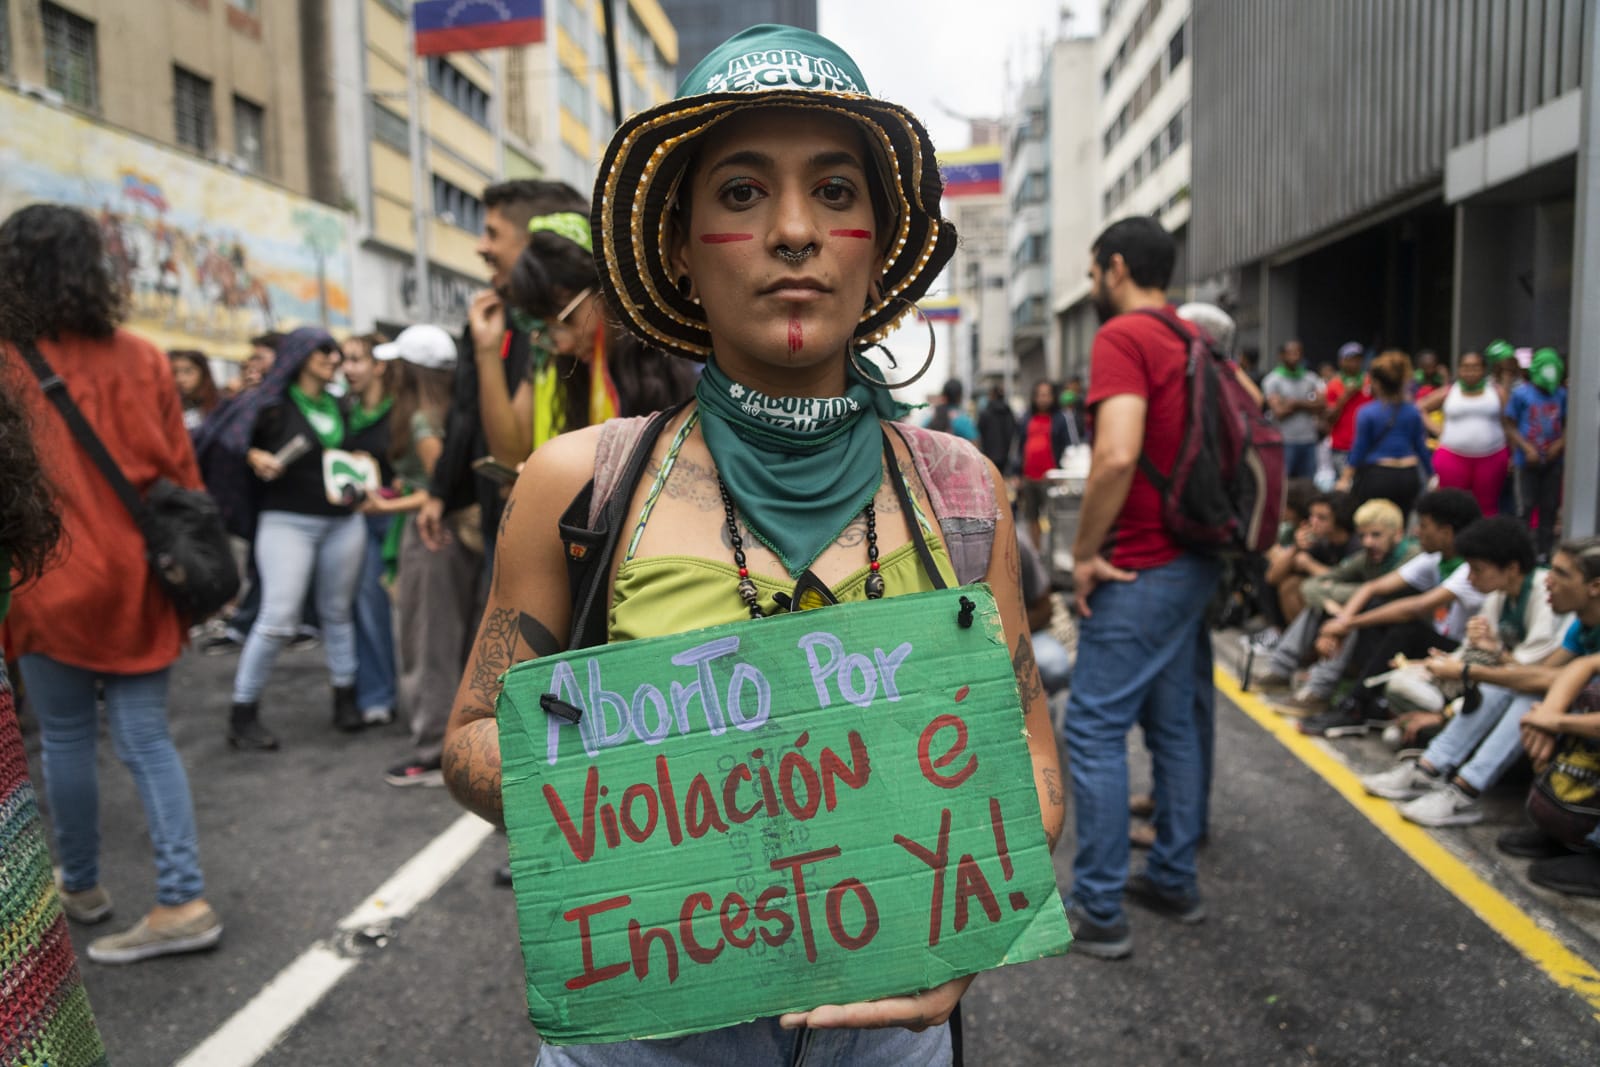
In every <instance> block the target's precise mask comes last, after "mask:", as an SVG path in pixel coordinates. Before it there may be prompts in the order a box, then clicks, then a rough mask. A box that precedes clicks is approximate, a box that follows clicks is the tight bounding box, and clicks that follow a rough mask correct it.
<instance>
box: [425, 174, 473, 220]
mask: <svg viewBox="0 0 1600 1067" xmlns="http://www.w3.org/2000/svg"><path fill="white" fill-rule="evenodd" d="M433 213H434V214H435V215H437V216H438V218H439V221H440V222H444V223H448V224H449V225H451V226H458V227H460V228H461V229H463V230H466V231H467V232H468V233H472V234H476V233H480V232H482V230H483V201H482V200H479V199H478V198H477V197H475V196H473V195H472V194H471V193H469V192H467V191H466V190H464V189H461V188H460V187H458V186H455V185H452V184H451V183H450V182H447V181H445V180H444V179H443V178H441V177H439V176H438V175H437V174H435V175H434V176H433Z"/></svg>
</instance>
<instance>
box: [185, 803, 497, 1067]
mask: <svg viewBox="0 0 1600 1067" xmlns="http://www.w3.org/2000/svg"><path fill="white" fill-rule="evenodd" d="M493 833H494V827H492V826H490V825H489V824H488V823H486V822H484V821H483V820H482V819H480V818H478V817H477V816H476V815H463V816H461V818H459V819H457V820H456V821H455V822H454V823H452V824H451V825H450V827H449V828H448V829H446V830H445V831H444V832H443V833H442V834H440V835H439V836H438V837H435V838H434V839H433V840H432V841H430V842H428V844H427V845H426V846H424V847H423V849H422V851H421V852H418V853H417V854H416V855H415V856H412V857H411V858H410V859H409V860H407V861H406V862H405V863H404V864H402V865H401V867H400V869H399V870H397V871H395V872H394V874H393V875H392V876H391V877H390V878H389V879H388V881H386V882H384V883H383V884H382V885H381V886H379V887H378V888H377V890H376V891H375V892H374V893H373V894H372V895H371V896H369V897H367V899H366V900H364V901H362V902H361V904H360V905H358V906H357V907H356V909H355V910H354V911H352V912H351V913H350V914H349V915H346V916H345V917H344V918H343V919H341V920H339V926H338V929H339V931H340V933H341V934H348V933H350V932H353V931H359V930H365V929H368V928H369V927H372V926H381V925H383V924H386V923H390V922H393V921H395V920H397V919H403V918H405V917H406V916H407V915H409V914H411V912H412V911H414V910H415V909H416V908H417V906H418V905H420V904H422V903H423V902H425V901H426V900H427V899H428V898H429V897H431V896H433V894H434V893H436V892H438V891H439V888H440V887H441V886H443V885H444V884H445V883H446V882H448V881H449V880H450V878H451V877H452V876H453V875H454V874H455V873H456V871H458V870H460V869H461V867H462V865H463V864H465V863H466V862H467V860H468V859H470V858H471V857H472V855H473V853H475V852H477V850H478V848H479V847H480V846H482V844H483V843H484V842H485V841H487V840H488V839H489V836H490V835H491V834H493ZM343 941H344V939H343V938H342V937H340V936H338V935H335V936H334V937H331V938H325V939H323V940H321V941H318V942H317V943H316V944H314V945H312V946H311V947H310V948H308V949H306V950H305V951H304V952H302V953H301V954H300V955H299V956H298V957H296V958H295V959H294V961H293V962H291V963H290V964H289V965H288V966H287V967H285V968H284V969H283V970H281V971H279V972H278V973H277V975H276V976H275V977H274V978H273V979H272V981H270V982H268V983H267V984H266V985H265V986H263V987H262V988H261V992H259V993H257V994H256V995H255V996H254V997H251V998H250V1002H249V1003H248V1004H246V1005H245V1006H244V1007H242V1008H240V1009H239V1010H238V1011H236V1012H234V1013H233V1015H232V1016H230V1017H229V1018H228V1020H227V1021H226V1022H224V1023H223V1024H222V1025H221V1026H219V1027H218V1028H217V1029H216V1030H214V1031H212V1033H211V1036H209V1037H207V1038H206V1039H205V1040H204V1041H202V1042H201V1043H200V1044H198V1045H196V1046H195V1047H194V1048H193V1049H191V1050H190V1052H189V1054H188V1055H186V1056H184V1058H183V1059H181V1060H179V1061H178V1063H177V1067H250V1065H252V1064H254V1063H256V1062H257V1061H259V1060H260V1059H261V1058H262V1057H263V1056H265V1055H266V1054H267V1053H268V1052H270V1051H271V1050H272V1048H273V1046H274V1045H276V1044H277V1043H278V1042H279V1041H281V1040H283V1038H284V1036H285V1035H286V1034H288V1032H289V1031H290V1030H292V1029H293V1028H294V1025H295V1024H296V1023H298V1022H299V1021H300V1020H301V1019H302V1018H304V1017H305V1015H306V1013H307V1012H309V1011H310V1010H311V1009H312V1008H314V1007H316V1005H317V1002H318V1001H320V1000H321V999H322V998H323V997H324V996H325V995H326V994H327V992H328V990H330V989H332V988H333V987H334V986H335V985H337V984H338V982H339V980H340V979H341V978H343V977H344V976H345V975H346V974H349V973H350V972H351V971H352V970H354V969H355V968H356V966H357V965H358V964H359V963H360V962H361V959H360V957H358V956H351V955H349V954H347V953H344V952H341V951H339V948H338V946H339V944H341V943H342V942H343Z"/></svg>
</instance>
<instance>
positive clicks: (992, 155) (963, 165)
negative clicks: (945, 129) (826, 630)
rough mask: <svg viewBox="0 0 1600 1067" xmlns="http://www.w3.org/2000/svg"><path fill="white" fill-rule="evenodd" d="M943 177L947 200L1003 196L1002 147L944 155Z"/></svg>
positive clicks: (942, 163) (941, 174)
mask: <svg viewBox="0 0 1600 1067" xmlns="http://www.w3.org/2000/svg"><path fill="white" fill-rule="evenodd" d="M939 175H940V177H942V178H943V179H944V195H945V196H947V197H958V196H990V195H994V194H996V193H998V192H1000V146H999V145H978V146H976V147H974V148H963V149H959V150H957V151H954V152H940V153H939Z"/></svg>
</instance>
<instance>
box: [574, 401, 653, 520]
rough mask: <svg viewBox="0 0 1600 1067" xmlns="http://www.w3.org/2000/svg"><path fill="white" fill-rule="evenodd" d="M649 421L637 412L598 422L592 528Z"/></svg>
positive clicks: (590, 517)
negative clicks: (636, 413)
mask: <svg viewBox="0 0 1600 1067" xmlns="http://www.w3.org/2000/svg"><path fill="white" fill-rule="evenodd" d="M649 421H650V418H649V416H647V415H636V416H634V417H633V418H628V419H607V420H606V421H605V422H603V423H601V425H600V443H599V444H598V445H596V446H595V450H594V494H593V495H592V496H591V497H590V498H589V525H590V526H591V527H593V526H595V525H596V524H598V523H599V521H600V512H601V510H602V509H603V508H604V507H605V506H606V501H607V500H610V499H611V492H612V490H613V489H615V488H616V487H617V479H619V478H621V477H622V472H623V471H624V470H625V469H626V468H627V466H628V457H629V456H630V455H632V453H633V445H634V442H636V441H638V440H639V434H640V433H641V432H643V430H644V424H645V423H647V422H649Z"/></svg>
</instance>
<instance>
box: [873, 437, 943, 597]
mask: <svg viewBox="0 0 1600 1067" xmlns="http://www.w3.org/2000/svg"><path fill="white" fill-rule="evenodd" d="M889 425H890V426H891V427H892V428H893V429H894V433H895V436H896V437H898V438H900V441H901V443H902V444H904V445H905V446H906V451H907V452H908V453H909V452H910V451H911V442H910V441H907V440H906V435H905V434H903V433H901V432H900V427H898V426H895V425H894V424H893V423H890V424H889ZM883 461H884V463H885V464H887V465H888V468H889V482H890V484H891V485H893V486H894V495H895V496H896V497H898V498H899V500H900V510H901V511H903V512H905V516H906V526H907V528H909V529H910V531H911V543H912V544H914V545H916V546H917V557H918V558H919V559H921V560H922V569H923V570H924V571H926V572H927V573H928V581H930V582H932V583H933V587H934V588H935V589H946V588H949V587H948V586H946V585H945V584H944V576H943V575H941V574H940V573H939V565H938V564H937V563H935V562H934V559H933V550H932V549H931V548H929V547H928V539H927V538H926V537H925V536H923V533H922V523H920V522H918V521H917V510H916V508H914V507H913V506H912V504H911V492H910V490H908V489H907V488H906V479H905V475H903V474H901V473H900V459H899V457H898V456H896V455H895V454H894V445H893V444H892V443H891V442H890V440H889V435H888V434H887V433H885V434H884V435H883Z"/></svg>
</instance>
